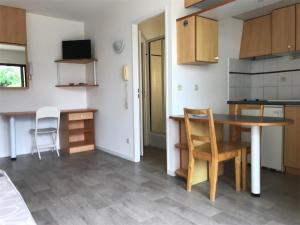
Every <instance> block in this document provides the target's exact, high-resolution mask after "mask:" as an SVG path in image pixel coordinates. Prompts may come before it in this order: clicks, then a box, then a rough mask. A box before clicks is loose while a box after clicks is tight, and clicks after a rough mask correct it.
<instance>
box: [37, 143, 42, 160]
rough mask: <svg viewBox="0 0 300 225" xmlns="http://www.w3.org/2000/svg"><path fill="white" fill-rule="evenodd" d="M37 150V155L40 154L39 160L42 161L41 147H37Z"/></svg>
mask: <svg viewBox="0 0 300 225" xmlns="http://www.w3.org/2000/svg"><path fill="white" fill-rule="evenodd" d="M36 149H37V153H38V155H39V159H40V160H41V159H42V157H41V153H40V149H39V147H38V146H36Z"/></svg>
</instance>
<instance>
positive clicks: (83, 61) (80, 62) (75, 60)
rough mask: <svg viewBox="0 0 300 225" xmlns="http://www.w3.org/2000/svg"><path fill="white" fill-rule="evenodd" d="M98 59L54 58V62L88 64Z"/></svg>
mask: <svg viewBox="0 0 300 225" xmlns="http://www.w3.org/2000/svg"><path fill="white" fill-rule="evenodd" d="M97 61H98V59H59V60H55V61H54V62H56V63H70V64H89V63H93V62H97Z"/></svg>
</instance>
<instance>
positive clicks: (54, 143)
mask: <svg viewBox="0 0 300 225" xmlns="http://www.w3.org/2000/svg"><path fill="white" fill-rule="evenodd" d="M56 137H57V134H52V140H53V145H54V149H55V150H56V153H57V156H58V157H59V151H58V149H57V146H56Z"/></svg>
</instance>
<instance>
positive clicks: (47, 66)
mask: <svg viewBox="0 0 300 225" xmlns="http://www.w3.org/2000/svg"><path fill="white" fill-rule="evenodd" d="M27 37H28V54H29V55H28V56H29V62H31V63H32V65H33V78H32V80H31V81H30V88H29V89H28V90H0V102H1V104H0V112H10V111H26V110H28V111H32V110H36V109H37V108H38V107H41V106H45V105H53V106H57V107H59V108H61V109H68V108H85V107H86V105H87V102H86V90H85V89H61V88H56V87H55V84H56V64H55V63H54V60H55V59H59V58H61V41H62V40H67V39H82V38H84V24H83V23H80V22H73V21H69V20H63V19H56V18H51V17H45V16H40V15H35V14H27ZM63 73H64V74H65V76H69V79H70V80H71V79H73V78H74V79H75V80H80V78H79V77H81V76H85V68H84V67H83V66H81V65H79V66H75V65H74V66H70V65H69V66H65V67H64V68H63ZM16 126H17V127H16V129H17V151H18V154H26V153H29V152H30V150H31V149H30V148H31V137H30V135H29V133H28V130H29V129H30V128H33V127H34V121H33V118H26V117H24V118H18V120H17V123H16ZM8 131H9V130H8V123H7V118H3V117H0V157H4V156H9V155H10V153H9V140H8V133H9V132H8Z"/></svg>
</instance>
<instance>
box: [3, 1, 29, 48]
mask: <svg viewBox="0 0 300 225" xmlns="http://www.w3.org/2000/svg"><path fill="white" fill-rule="evenodd" d="M0 42H2V43H11V44H20V45H26V42H27V37H26V11H25V10H23V9H17V8H12V7H7V6H0Z"/></svg>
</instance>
